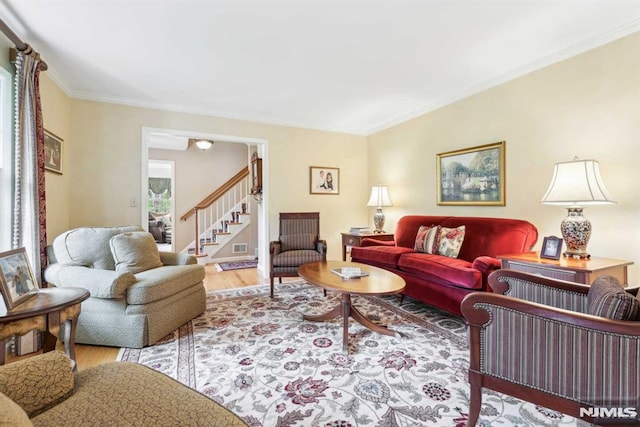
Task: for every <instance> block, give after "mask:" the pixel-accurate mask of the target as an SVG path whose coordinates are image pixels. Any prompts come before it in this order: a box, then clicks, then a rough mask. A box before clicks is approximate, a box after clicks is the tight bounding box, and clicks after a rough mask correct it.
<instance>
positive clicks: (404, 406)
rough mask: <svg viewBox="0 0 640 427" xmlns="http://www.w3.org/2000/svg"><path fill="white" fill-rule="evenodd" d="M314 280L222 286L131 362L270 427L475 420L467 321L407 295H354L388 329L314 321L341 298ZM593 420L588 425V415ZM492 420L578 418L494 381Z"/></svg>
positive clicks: (127, 352) (129, 353)
mask: <svg viewBox="0 0 640 427" xmlns="http://www.w3.org/2000/svg"><path fill="white" fill-rule="evenodd" d="M338 302H339V299H338V296H336V295H331V294H330V295H329V296H328V297H326V298H325V297H324V296H323V293H322V291H321V290H320V289H318V288H315V287H313V286H311V285H308V284H305V283H304V282H298V283H285V284H282V285H278V287H277V293H276V298H275V299H273V300H272V299H271V298H269V295H268V287H266V286H258V287H253V288H245V289H240V290H234V291H225V292H219V293H210V294H209V295H208V301H207V310H206V312H205V313H204V314H203V315H202V316H200V317H198V318H196V319H194V320H193V321H192V322H189V323H187V324H186V325H184V326H182V327H181V328H180V329H179V330H178V331H176V332H174V333H173V334H172V335H169V336H167V337H165V338H164V339H163V340H162V341H161V342H159V343H158V344H156V345H154V346H152V347H147V348H144V349H122V350H121V352H120V355H119V359H120V360H128V361H134V362H138V363H142V364H145V365H147V366H150V367H152V368H154V369H156V370H158V371H161V372H164V373H166V374H167V375H170V376H171V377H173V378H176V379H177V380H179V381H181V382H183V383H184V384H186V385H188V386H190V387H192V388H194V389H196V390H199V391H200V392H202V393H203V394H205V395H207V396H209V397H211V398H212V399H214V400H216V401H217V402H219V403H221V404H222V405H224V406H226V407H227V408H229V409H231V410H232V411H234V412H235V413H237V414H238V415H239V416H241V417H242V418H243V419H244V420H245V421H246V422H247V423H248V424H249V425H251V426H255V427H262V426H264V427H267V426H269V427H270V426H278V427H286V426H371V427H392V426H456V427H457V426H464V425H465V423H466V419H467V408H468V406H469V405H468V400H469V387H468V383H467V368H468V365H469V362H468V348H467V338H466V327H465V325H464V323H463V322H462V320H461V319H459V318H456V317H453V316H449V315H447V314H444V313H442V312H440V311H437V310H435V309H431V308H429V307H427V306H425V305H423V304H420V303H417V302H413V301H411V300H409V301H408V302H407V301H406V300H405V302H404V303H403V304H402V306H399V305H398V302H397V299H396V298H395V297H387V298H365V297H354V304H355V305H356V306H358V308H359V309H360V310H361V311H362V312H364V313H366V314H367V315H368V316H369V317H370V318H371V319H372V320H373V321H374V322H379V323H381V324H384V325H388V326H389V327H390V328H391V329H393V330H395V331H396V332H397V333H398V334H397V336H395V337H391V336H383V335H379V334H376V333H373V332H371V331H369V330H368V329H366V328H364V327H362V326H361V325H360V324H359V323H356V322H354V321H351V323H350V325H349V354H347V353H345V352H344V351H343V350H342V326H341V322H340V320H338V319H336V320H334V321H331V322H318V323H314V322H307V321H304V320H303V319H302V316H303V314H306V313H310V314H319V313H322V312H325V311H327V310H329V309H330V308H333V307H334V306H335V304H337V303H338ZM581 424H582V423H581ZM480 425H483V426H516V425H518V426H525V425H530V426H541V425H549V426H555V425H557V426H568V425H576V421H575V420H574V419H573V418H570V417H567V416H563V415H562V414H559V413H557V412H554V411H550V410H547V409H544V408H541V407H537V406H535V405H533V404H529V403H524V402H522V401H520V400H517V399H514V398H512V397H509V396H505V395H501V394H497V393H493V392H491V391H486V390H485V391H484V395H483V408H482V413H481V417H480Z"/></svg>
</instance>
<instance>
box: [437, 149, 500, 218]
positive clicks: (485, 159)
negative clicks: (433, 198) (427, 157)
mask: <svg viewBox="0 0 640 427" xmlns="http://www.w3.org/2000/svg"><path fill="white" fill-rule="evenodd" d="M504 151H505V141H501V142H496V143H493V144H486V145H480V146H477V147H471V148H465V149H463V150H456V151H449V152H446V153H438V154H436V171H437V186H438V188H437V191H438V201H437V204H438V205H441V206H442V205H459V206H505V205H506V200H505V154H504Z"/></svg>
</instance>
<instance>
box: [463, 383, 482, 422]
mask: <svg viewBox="0 0 640 427" xmlns="http://www.w3.org/2000/svg"><path fill="white" fill-rule="evenodd" d="M469 382H470V385H471V392H470V393H469V418H468V419H467V427H475V425H476V423H477V422H478V417H479V416H480V408H481V407H482V384H481V381H480V379H479V378H477V377H476V376H475V375H469Z"/></svg>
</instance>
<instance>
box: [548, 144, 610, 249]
mask: <svg viewBox="0 0 640 427" xmlns="http://www.w3.org/2000/svg"><path fill="white" fill-rule="evenodd" d="M540 202H541V203H543V204H546V205H564V206H567V209H568V211H569V215H568V216H567V217H566V218H565V219H563V220H562V223H561V224H560V231H561V232H562V237H563V238H564V241H565V244H566V245H567V250H566V252H565V253H564V256H565V257H574V258H581V259H582V258H589V257H590V256H591V255H589V254H588V253H587V243H588V242H589V238H590V237H591V222H589V220H588V219H587V218H585V217H583V216H582V206H581V205H604V204H612V203H616V202H615V201H613V200H612V198H611V196H610V195H609V192H608V191H607V189H606V188H605V186H604V182H603V181H602V177H601V176H600V167H599V166H598V162H597V161H596V160H578V158H577V157H575V158H574V159H573V161H570V162H560V163H556V164H555V166H554V169H553V177H552V178H551V183H550V184H549V188H548V189H547V192H546V193H545V195H544V197H542V200H541V201H540Z"/></svg>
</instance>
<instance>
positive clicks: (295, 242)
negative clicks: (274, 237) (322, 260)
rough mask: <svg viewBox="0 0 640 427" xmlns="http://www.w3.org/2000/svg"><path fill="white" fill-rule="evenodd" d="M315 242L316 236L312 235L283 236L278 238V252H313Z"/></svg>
mask: <svg viewBox="0 0 640 427" xmlns="http://www.w3.org/2000/svg"><path fill="white" fill-rule="evenodd" d="M316 240H318V236H317V235H315V234H313V233H306V234H285V235H282V236H280V250H281V251H282V252H285V251H294V250H305V249H308V250H314V249H315V248H316Z"/></svg>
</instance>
